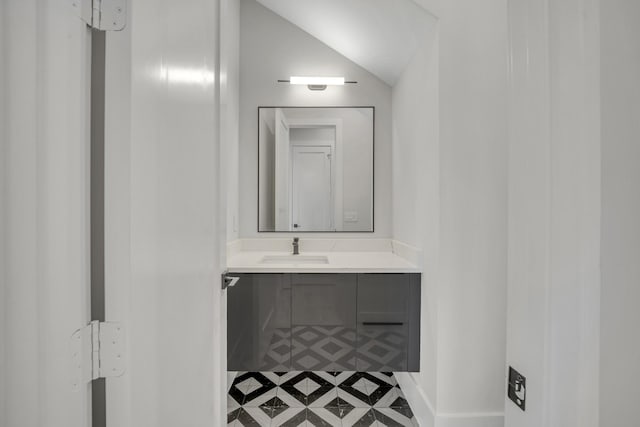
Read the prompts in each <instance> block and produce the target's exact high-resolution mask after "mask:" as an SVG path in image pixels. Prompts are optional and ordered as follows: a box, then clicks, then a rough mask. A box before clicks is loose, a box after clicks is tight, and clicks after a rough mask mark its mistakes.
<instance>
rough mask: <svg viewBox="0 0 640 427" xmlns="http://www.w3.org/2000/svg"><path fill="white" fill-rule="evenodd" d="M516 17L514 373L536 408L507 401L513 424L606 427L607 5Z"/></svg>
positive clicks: (512, 96)
mask: <svg viewBox="0 0 640 427" xmlns="http://www.w3.org/2000/svg"><path fill="white" fill-rule="evenodd" d="M508 10H509V46H510V50H509V58H510V63H509V67H510V68H509V71H510V72H509V83H510V86H509V252H508V261H509V262H508V271H509V273H508V274H509V282H508V283H509V286H508V295H509V296H508V313H507V365H511V366H513V367H514V368H516V369H517V370H518V371H520V373H522V374H523V375H524V376H525V377H526V378H527V401H526V405H527V409H526V411H525V412H522V411H521V410H520V409H518V408H517V407H516V406H515V405H514V404H513V403H511V402H510V401H506V403H505V404H506V406H505V425H507V426H510V427H513V426H518V427H525V426H527V427H540V426H556V425H558V426H559V425H562V426H567V427H578V426H580V427H587V426H597V425H598V354H599V333H598V329H599V292H600V281H599V276H600V272H599V256H600V252H599V251H600V247H599V240H600V141H599V134H600V120H599V99H600V98H599V96H600V95H599V90H598V88H599V76H598V73H599V65H600V62H599V43H598V37H599V33H598V27H599V25H598V4H597V2H596V1H592V0H546V1H539V0H510V1H509V9H508ZM603 425H609V424H608V423H604V424H603Z"/></svg>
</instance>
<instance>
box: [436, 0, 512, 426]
mask: <svg viewBox="0 0 640 427" xmlns="http://www.w3.org/2000/svg"><path fill="white" fill-rule="evenodd" d="M505 11H506V1H505V0H491V1H485V2H477V1H474V0H465V1H455V2H450V1H444V2H442V3H441V4H440V5H439V13H440V15H439V18H440V34H439V40H440V47H439V52H440V71H439V76H440V191H441V194H440V203H441V209H440V256H439V259H440V272H439V277H440V280H439V289H438V297H439V301H440V307H439V309H438V329H439V336H438V404H437V406H438V412H439V413H442V414H443V416H444V417H445V418H446V414H466V415H467V416H471V417H477V418H478V419H477V420H475V421H474V422H476V423H479V422H487V423H492V425H500V424H501V418H500V415H501V413H502V410H503V406H504V403H503V402H504V400H503V394H504V377H503V372H504V348H505V310H506V242H507V229H506V206H507V205H506V203H507V192H506V190H507V181H506V179H507V174H506V172H507V157H506V154H507V128H506V85H505V82H506V68H505V65H506V36H507V21H506V12H505ZM461 385H464V386H462V387H461ZM483 418H486V420H484V421H481V420H482V419H483Z"/></svg>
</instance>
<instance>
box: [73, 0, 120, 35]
mask: <svg viewBox="0 0 640 427" xmlns="http://www.w3.org/2000/svg"><path fill="white" fill-rule="evenodd" d="M71 5H72V6H73V8H74V9H76V13H77V14H78V16H79V17H80V19H82V20H83V21H84V22H86V23H87V25H88V26H90V27H91V28H93V29H96V30H101V31H121V30H123V29H124V27H125V26H126V25H127V0H71Z"/></svg>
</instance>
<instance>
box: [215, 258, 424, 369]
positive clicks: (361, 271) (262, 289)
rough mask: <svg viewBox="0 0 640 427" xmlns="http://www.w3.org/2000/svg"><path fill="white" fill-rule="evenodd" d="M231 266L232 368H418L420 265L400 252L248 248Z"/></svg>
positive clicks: (229, 336) (228, 341)
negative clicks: (299, 251)
mask: <svg viewBox="0 0 640 427" xmlns="http://www.w3.org/2000/svg"><path fill="white" fill-rule="evenodd" d="M229 270H230V271H229V274H230V275H232V276H235V277H239V281H237V283H236V284H235V285H234V286H232V287H230V288H228V295H227V298H228V299H227V301H228V303H227V313H228V315H227V317H228V332H227V334H228V338H227V343H228V348H227V349H228V358H227V360H228V362H227V363H228V369H229V370H232V371H318V370H322V371H393V372H401V371H418V370H419V360H420V357H419V356H420V273H419V272H417V268H416V267H415V266H414V265H412V264H410V263H408V262H407V261H405V260H403V259H402V258H400V257H398V256H397V255H395V254H393V253H391V252H340V253H335V252H330V253H325V254H322V253H318V252H315V253H311V254H303V255H288V254H286V253H282V252H257V251H253V252H244V253H242V252H241V253H238V254H236V255H235V256H233V257H231V258H230V267H229Z"/></svg>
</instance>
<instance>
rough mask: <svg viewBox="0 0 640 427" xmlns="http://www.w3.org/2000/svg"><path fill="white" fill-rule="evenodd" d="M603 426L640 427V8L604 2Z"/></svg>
mask: <svg viewBox="0 0 640 427" xmlns="http://www.w3.org/2000/svg"><path fill="white" fill-rule="evenodd" d="M600 13H601V20H600V24H601V39H600V40H601V43H602V46H601V51H602V68H601V71H602V75H601V85H602V86H601V91H602V289H601V303H602V306H601V307H602V317H601V346H600V351H601V363H600V381H601V389H600V426H603V427H604V426H607V427H623V426H632V425H634V426H635V425H640V414H639V413H638V402H640V387H638V383H639V382H640V365H639V363H638V361H639V360H640V333H638V326H639V325H640V309H639V308H638V304H639V303H640V263H639V262H638V260H640V190H639V187H638V183H640V166H639V165H640V120H638V119H639V118H640V84H638V76H640V55H639V52H640V28H639V27H638V22H639V20H640V3H638V2H636V1H621V0H607V1H606V2H605V1H602V2H601V10H600Z"/></svg>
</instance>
